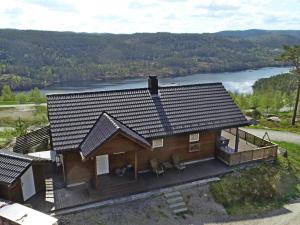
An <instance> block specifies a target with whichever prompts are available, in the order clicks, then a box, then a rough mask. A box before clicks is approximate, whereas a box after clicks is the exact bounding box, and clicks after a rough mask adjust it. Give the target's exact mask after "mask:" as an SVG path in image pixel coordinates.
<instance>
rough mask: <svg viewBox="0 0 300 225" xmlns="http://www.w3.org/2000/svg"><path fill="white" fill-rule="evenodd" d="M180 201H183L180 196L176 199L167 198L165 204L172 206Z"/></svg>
mask: <svg viewBox="0 0 300 225" xmlns="http://www.w3.org/2000/svg"><path fill="white" fill-rule="evenodd" d="M182 201H183V198H182V196H178V197H175V198H169V199H167V203H168V204H173V203H175V202H182Z"/></svg>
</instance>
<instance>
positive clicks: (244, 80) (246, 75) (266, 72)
mask: <svg viewBox="0 0 300 225" xmlns="http://www.w3.org/2000/svg"><path fill="white" fill-rule="evenodd" d="M289 69H290V68H289V67H265V68H261V69H257V70H244V71H239V72H225V73H203V74H193V75H186V76H177V77H160V78H159V84H160V85H161V86H164V85H184V84H196V83H212V82H222V83H223V84H224V86H225V87H226V88H227V90H230V91H232V92H238V93H251V92H252V85H253V84H254V82H255V81H257V80H258V79H260V78H267V77H271V76H273V75H277V74H280V73H285V72H288V71H289ZM146 86H147V78H138V79H124V80H113V81H98V82H65V83H60V84H56V85H53V86H50V87H48V88H46V89H43V90H42V91H43V92H44V93H45V94H57V93H70V92H85V91H103V90H116V89H128V88H143V87H146Z"/></svg>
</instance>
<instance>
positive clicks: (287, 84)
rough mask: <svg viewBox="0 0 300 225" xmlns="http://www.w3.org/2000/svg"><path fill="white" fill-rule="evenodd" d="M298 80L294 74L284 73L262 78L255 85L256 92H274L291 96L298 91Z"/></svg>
mask: <svg viewBox="0 0 300 225" xmlns="http://www.w3.org/2000/svg"><path fill="white" fill-rule="evenodd" d="M296 88H297V78H296V76H295V75H294V74H290V73H284V74H279V75H276V76H272V77H269V78H261V79H259V80H257V81H256V82H255V83H254V85H253V90H254V92H273V91H280V92H281V93H286V94H291V93H293V92H295V91H296Z"/></svg>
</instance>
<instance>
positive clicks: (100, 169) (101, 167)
mask: <svg viewBox="0 0 300 225" xmlns="http://www.w3.org/2000/svg"><path fill="white" fill-rule="evenodd" d="M96 163H97V175H101V174H107V173H109V160H108V155H98V156H97V157H96Z"/></svg>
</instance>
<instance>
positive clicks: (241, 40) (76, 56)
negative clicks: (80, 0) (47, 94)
mask: <svg viewBox="0 0 300 225" xmlns="http://www.w3.org/2000/svg"><path fill="white" fill-rule="evenodd" d="M299 42H300V33H299V31H264V30H248V31H224V32H219V33H204V34H174V33H135V34H106V33H103V34H96V33H73V32H52V31H33V30H13V29H0V89H2V87H3V86H4V85H5V84H6V85H9V86H10V87H11V88H12V89H13V90H29V89H32V88H34V87H39V88H43V87H45V86H49V85H51V84H53V83H56V82H67V81H83V80H89V81H93V80H107V79H124V78H129V77H141V76H148V75H149V74H152V75H158V76H174V75H187V74H194V73H202V72H225V71H238V70H244V69H255V68H261V67H266V66H280V65H282V62H278V61H276V60H274V58H275V57H276V56H277V55H279V54H280V53H281V51H282V45H283V44H288V45H293V44H296V43H299Z"/></svg>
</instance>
